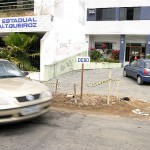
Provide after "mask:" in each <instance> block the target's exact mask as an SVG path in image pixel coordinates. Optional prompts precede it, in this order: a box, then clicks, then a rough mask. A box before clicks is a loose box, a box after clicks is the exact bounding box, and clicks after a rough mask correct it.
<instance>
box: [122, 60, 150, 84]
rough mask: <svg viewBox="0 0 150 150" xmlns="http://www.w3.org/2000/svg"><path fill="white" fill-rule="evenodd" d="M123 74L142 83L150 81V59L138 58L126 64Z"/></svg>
mask: <svg viewBox="0 0 150 150" xmlns="http://www.w3.org/2000/svg"><path fill="white" fill-rule="evenodd" d="M123 76H124V77H127V76H130V77H133V78H135V79H136V80H137V83H138V84H140V85H141V84H143V83H144V82H150V59H138V60H135V61H133V62H132V63H131V64H129V65H126V66H125V67H124V70H123Z"/></svg>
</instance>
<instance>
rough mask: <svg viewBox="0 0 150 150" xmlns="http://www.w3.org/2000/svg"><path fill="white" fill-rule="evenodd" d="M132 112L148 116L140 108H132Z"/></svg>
mask: <svg viewBox="0 0 150 150" xmlns="http://www.w3.org/2000/svg"><path fill="white" fill-rule="evenodd" d="M132 112H133V113H135V114H138V115H142V116H149V114H148V113H146V112H142V111H141V110H140V109H134V110H132Z"/></svg>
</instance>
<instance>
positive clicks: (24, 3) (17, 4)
mask: <svg viewBox="0 0 150 150" xmlns="http://www.w3.org/2000/svg"><path fill="white" fill-rule="evenodd" d="M22 10H34V0H1V1H0V12H8V11H22Z"/></svg>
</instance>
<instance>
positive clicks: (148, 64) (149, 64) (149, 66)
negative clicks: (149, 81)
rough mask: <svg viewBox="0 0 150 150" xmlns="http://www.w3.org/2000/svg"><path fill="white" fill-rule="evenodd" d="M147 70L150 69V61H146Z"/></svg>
mask: <svg viewBox="0 0 150 150" xmlns="http://www.w3.org/2000/svg"><path fill="white" fill-rule="evenodd" d="M145 68H146V69H150V61H146V62H145Z"/></svg>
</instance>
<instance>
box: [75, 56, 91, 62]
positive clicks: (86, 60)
mask: <svg viewBox="0 0 150 150" xmlns="http://www.w3.org/2000/svg"><path fill="white" fill-rule="evenodd" d="M76 62H77V63H90V57H83V56H78V57H77V58H76Z"/></svg>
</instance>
